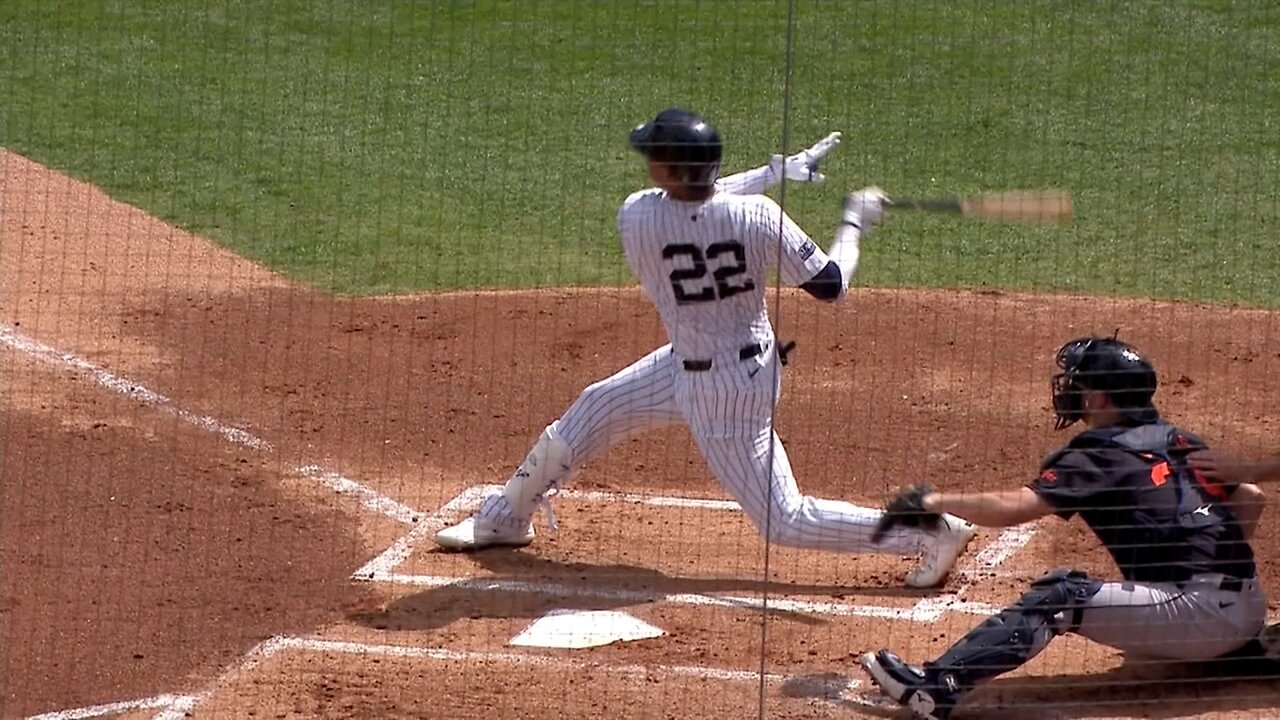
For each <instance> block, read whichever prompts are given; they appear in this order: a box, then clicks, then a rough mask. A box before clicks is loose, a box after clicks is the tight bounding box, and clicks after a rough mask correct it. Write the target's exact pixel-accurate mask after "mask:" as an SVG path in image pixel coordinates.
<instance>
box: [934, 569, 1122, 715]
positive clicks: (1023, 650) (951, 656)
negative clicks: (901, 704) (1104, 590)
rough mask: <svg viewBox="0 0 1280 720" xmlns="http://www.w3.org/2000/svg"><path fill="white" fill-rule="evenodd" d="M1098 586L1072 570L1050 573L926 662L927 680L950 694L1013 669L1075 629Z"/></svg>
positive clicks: (1100, 585)
mask: <svg viewBox="0 0 1280 720" xmlns="http://www.w3.org/2000/svg"><path fill="white" fill-rule="evenodd" d="M1101 587H1102V583H1101V582H1099V581H1097V580H1091V579H1090V578H1089V576H1088V575H1086V574H1084V573H1082V572H1077V571H1073V570H1056V571H1054V572H1051V573H1049V574H1048V575H1045V576H1044V577H1041V578H1040V579H1038V580H1036V581H1034V582H1032V583H1031V588H1030V589H1029V590H1027V592H1025V593H1023V595H1022V597H1020V598H1018V601H1017V602H1016V603H1014V604H1013V605H1010V606H1009V607H1007V608H1005V609H1004V610H1001V611H1000V612H999V613H997V614H996V615H993V616H991V617H989V618H987V619H986V620H985V621H984V622H983V623H982V624H981V625H979V626H977V627H976V628H974V629H973V630H970V631H969V634H968V635H965V637H964V639H962V640H961V641H960V642H958V643H956V644H955V645H953V646H952V647H951V649H950V650H948V651H947V653H946V654H945V655H943V656H942V657H940V658H938V660H937V662H934V663H930V664H929V666H928V670H929V674H930V675H931V679H932V681H933V682H935V683H937V685H938V686H939V687H941V688H943V689H945V690H947V691H949V692H956V691H958V690H968V689H971V688H973V687H975V686H977V685H979V684H980V683H982V682H983V681H985V680H987V679H989V678H993V677H995V676H997V675H1001V674H1003V673H1006V672H1009V671H1010V670H1013V669H1015V668H1017V667H1019V666H1020V665H1022V664H1023V663H1025V662H1027V661H1028V660H1030V659H1031V658H1033V657H1035V656H1036V655H1037V654H1039V653H1040V651H1041V650H1043V649H1044V648H1045V646H1046V645H1048V644H1049V641H1050V640H1052V639H1053V638H1054V637H1055V636H1057V635H1061V634H1063V633H1067V632H1071V631H1073V630H1075V629H1076V628H1078V627H1079V626H1080V616H1081V611H1082V610H1083V609H1084V607H1085V605H1086V604H1087V603H1088V601H1089V598H1091V597H1093V595H1094V594H1096V593H1097V592H1098V589H1099V588H1101Z"/></svg>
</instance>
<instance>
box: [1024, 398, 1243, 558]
mask: <svg viewBox="0 0 1280 720" xmlns="http://www.w3.org/2000/svg"><path fill="white" fill-rule="evenodd" d="M1205 448H1206V445H1205V444H1204V442H1203V441H1201V440H1200V438H1198V437H1196V436H1195V435H1192V434H1190V433H1187V432H1184V431H1182V430H1180V429H1178V428H1176V427H1174V426H1172V425H1169V424H1167V423H1163V422H1156V423H1151V424H1145V425H1139V426H1136V427H1110V428H1100V429H1097V430H1090V431H1087V432H1084V433H1081V434H1080V435H1078V436H1076V437H1075V438H1073V439H1072V440H1071V442H1070V443H1068V444H1067V446H1066V447H1064V448H1063V449H1062V450H1060V451H1059V452H1058V453H1055V454H1054V455H1053V456H1052V457H1051V458H1050V459H1049V461H1047V462H1046V467H1047V466H1050V465H1051V464H1053V463H1054V462H1056V461H1057V460H1058V459H1059V458H1060V457H1061V456H1062V455H1064V454H1065V453H1067V452H1070V451H1072V450H1084V451H1088V450H1094V451H1100V452H1107V451H1108V450H1110V451H1112V452H1115V451H1119V452H1121V453H1123V454H1124V455H1126V456H1128V459H1129V461H1128V462H1124V461H1122V460H1121V459H1120V458H1116V463H1115V464H1114V465H1113V466H1112V467H1111V470H1112V471H1113V472H1115V473H1117V474H1118V475H1117V476H1116V477H1114V478H1111V480H1112V482H1111V483H1109V487H1108V488H1107V489H1106V491H1105V492H1103V493H1100V494H1099V497H1100V498H1107V499H1109V500H1110V501H1111V502H1112V503H1114V506H1113V507H1099V508H1096V509H1090V510H1089V511H1087V512H1082V513H1081V516H1082V517H1083V518H1084V519H1085V520H1086V521H1087V522H1088V523H1089V524H1090V526H1092V527H1093V530H1094V532H1096V533H1097V534H1098V536H1099V538H1100V539H1101V540H1102V541H1103V542H1104V543H1105V544H1106V545H1107V549H1108V550H1109V551H1110V552H1111V554H1112V556H1113V557H1114V558H1115V560H1116V563H1117V564H1118V565H1119V566H1120V568H1121V570H1122V571H1123V572H1124V575H1125V577H1126V578H1127V579H1131V580H1144V581H1150V582H1159V581H1163V582H1168V581H1174V582H1178V581H1182V580H1186V579H1187V578H1189V577H1190V576H1191V575H1194V574H1196V573H1198V572H1227V573H1228V574H1236V572H1237V571H1243V568H1237V567H1236V565H1238V564H1239V563H1241V562H1245V563H1247V564H1251V562H1252V557H1251V556H1252V553H1251V552H1250V551H1249V549H1248V546H1247V544H1246V543H1245V541H1244V538H1243V536H1242V534H1241V531H1240V528H1239V524H1238V522H1237V521H1236V519H1235V516H1234V514H1233V513H1232V511H1231V509H1230V507H1229V506H1228V505H1227V504H1226V501H1227V499H1228V497H1229V492H1228V491H1227V489H1226V488H1225V487H1222V486H1221V485H1216V484H1213V483H1210V482H1208V481H1206V480H1204V479H1203V478H1202V477H1200V476H1199V475H1198V474H1197V473H1196V472H1195V471H1194V469H1193V468H1192V467H1191V464H1190V462H1189V460H1188V456H1189V455H1190V454H1191V453H1192V452H1195V451H1197V450H1203V449H1205ZM1120 475H1123V477H1121V476H1120ZM1100 504H1103V503H1102V502H1101V501H1100ZM1246 576H1247V575H1246Z"/></svg>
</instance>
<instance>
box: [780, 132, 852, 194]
mask: <svg viewBox="0 0 1280 720" xmlns="http://www.w3.org/2000/svg"><path fill="white" fill-rule="evenodd" d="M839 144H840V133H838V132H833V133H831V134H830V135H828V136H826V137H824V138H822V139H821V140H819V141H818V142H816V143H814V144H813V146H812V147H810V148H806V149H804V150H801V151H800V152H798V153H796V154H795V155H790V156H783V155H774V156H773V157H772V158H770V160H769V169H770V170H772V171H773V176H774V177H775V178H777V180H778V182H781V181H782V177H783V175H784V174H785V175H786V178H787V179H788V180H792V181H794V182H811V183H820V182H822V181H824V180H826V179H827V176H825V175H823V174H822V173H820V172H818V163H819V162H821V161H822V158H824V157H826V156H827V153H829V152H831V151H832V150H835V148H836V146H837V145H839Z"/></svg>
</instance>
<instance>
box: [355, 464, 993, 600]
mask: <svg viewBox="0 0 1280 720" xmlns="http://www.w3.org/2000/svg"><path fill="white" fill-rule="evenodd" d="M501 488H502V486H500V485H475V486H472V487H469V488H467V489H465V490H463V491H462V492H460V493H458V495H457V496H455V497H454V498H453V499H452V500H450V501H449V502H447V503H445V505H444V506H442V507H441V508H440V509H439V510H437V511H435V512H434V513H432V514H431V515H430V516H429V517H428V518H427V519H425V520H424V521H423V522H421V523H420V524H419V525H418V526H417V527H415V528H414V529H413V531H411V532H410V533H408V534H407V535H405V536H403V537H401V538H400V539H399V540H397V541H396V543H395V544H393V545H392V546H391V547H390V548H388V549H387V550H386V551H384V552H383V553H382V554H381V555H379V556H378V557H376V558H374V559H373V560H371V561H370V562H368V563H367V564H365V566H364V567H362V568H360V569H359V570H357V571H356V572H355V573H354V574H353V575H352V579H354V580H364V581H370V582H380V583H390V584H398V585H412V586H417V587H430V588H441V587H453V588H457V589H462V590H474V591H478V592H493V591H497V592H511V593H521V594H531V595H550V596H553V597H587V598H598V599H600V600H605V601H609V602H614V603H621V604H628V605H631V604H643V603H650V602H666V603H672V604H676V605H692V606H701V607H735V608H745V609H749V610H765V609H771V610H777V611H779V612H787V613H807V614H812V615H834V616H844V617H871V618H883V619H891V620H910V621H914V622H924V623H927V622H933V621H935V620H937V619H938V618H939V617H941V616H942V614H943V613H945V612H948V611H953V612H954V611H958V612H966V613H971V614H978V615H984V614H991V613H992V612H994V611H995V610H997V608H996V607H995V606H993V605H986V604H984V603H967V602H963V601H961V600H960V599H959V598H954V597H949V598H947V599H945V600H938V599H927V600H923V601H921V602H919V603H916V605H915V606H913V607H907V608H901V607H890V606H886V605H863V604H856V603H837V602H818V601H804V600H791V599H786V598H773V599H771V600H769V601H768V602H767V603H766V602H764V601H762V600H759V599H756V598H751V597H737V596H725V595H707V594H701V593H663V592H660V591H656V590H624V589H620V588H615V587H602V586H583V585H566V584H563V583H557V582H550V581H529V580H515V579H510V578H478V577H469V576H452V575H419V574H414V573H397V572H395V569H396V568H397V567H399V566H400V565H401V564H402V563H404V562H405V561H406V560H408V558H409V556H410V555H412V553H413V550H414V549H415V547H416V546H417V543H418V542H420V541H421V540H423V539H424V537H425V536H426V535H428V534H430V533H432V532H434V531H435V530H437V529H439V528H440V527H442V526H443V525H444V524H445V523H448V522H450V521H451V520H452V519H453V518H454V517H455V516H457V515H459V514H462V513H466V512H469V511H471V510H474V509H475V508H476V507H477V506H478V505H479V503H480V501H481V500H483V499H484V497H485V496H487V495H488V494H490V493H492V492H496V491H498V490H501ZM557 494H558V495H559V496H560V497H563V498H564V499H566V500H580V501H585V502H630V503H638V504H645V505H661V506H665V507H690V508H708V509H715V510H735V509H740V506H739V505H738V504H737V503H734V502H730V501H724V500H710V499H705V498H684V497H673V496H662V495H639V494H635V493H609V492H597V491H590V492H582V491H573V490H564V491H561V492H559V493H557ZM1002 537H1003V536H1002ZM995 544H996V543H995V542H993V543H992V545H995ZM1002 552H1003V551H1002Z"/></svg>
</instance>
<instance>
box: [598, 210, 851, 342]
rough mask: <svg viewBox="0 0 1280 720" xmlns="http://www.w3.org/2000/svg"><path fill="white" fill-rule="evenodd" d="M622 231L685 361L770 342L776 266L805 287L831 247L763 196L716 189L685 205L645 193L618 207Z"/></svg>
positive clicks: (790, 281)
mask: <svg viewBox="0 0 1280 720" xmlns="http://www.w3.org/2000/svg"><path fill="white" fill-rule="evenodd" d="M618 232H619V234H620V235H621V238H622V248H623V250H624V252H625V253H626V256H627V261H628V262H629V263H630V265H631V268H632V270H633V272H635V274H636V277H637V278H639V280H640V284H641V285H642V286H643V287H644V289H645V292H646V293H647V294H648V295H649V298H650V299H651V300H652V301H653V303H654V305H655V306H656V307H657V310H658V314H659V316H661V318H662V323H663V325H664V327H665V328H666V331H667V336H668V338H669V339H670V340H671V345H672V347H673V348H674V349H675V352H676V354H677V355H678V356H680V357H682V358H692V359H714V358H716V357H729V358H732V357H736V354H737V352H738V350H739V349H740V348H742V347H743V346H745V345H748V344H750V343H753V342H767V341H769V340H771V339H772V338H773V329H772V327H771V326H770V324H769V317H768V314H767V312H766V303H765V292H766V291H767V289H768V274H769V272H770V271H772V270H775V269H776V270H777V271H778V274H779V276H780V277H781V279H782V281H783V282H785V283H787V284H788V285H800V284H803V283H805V282H807V281H809V280H811V279H812V278H813V277H814V276H815V275H817V274H818V272H819V271H820V270H821V269H822V268H823V266H825V265H826V264H827V255H826V253H824V252H823V251H822V249H821V248H819V247H818V246H817V245H815V244H814V242H813V240H811V239H810V238H809V236H808V234H806V233H805V232H804V230H802V229H800V227H799V226H798V225H796V223H795V222H794V221H792V220H791V218H790V217H789V216H787V215H786V214H785V213H783V211H782V208H780V207H779V206H778V204H777V203H775V202H774V201H773V200H772V199H770V198H768V197H766V196H764V195H735V194H729V193H723V192H718V193H716V194H715V195H713V196H712V197H711V199H709V200H707V201H705V202H683V201H679V200H674V199H672V198H670V197H668V196H667V194H666V193H665V192H664V191H662V190H659V189H657V188H651V189H648V190H641V191H639V192H636V193H633V194H632V195H631V196H630V197H628V198H627V200H626V202H624V203H623V205H622V207H621V208H620V209H619V210H618ZM780 237H781V248H780V249H779V238H780Z"/></svg>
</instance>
